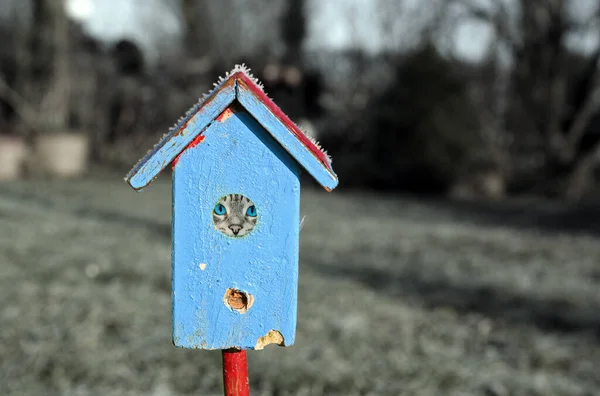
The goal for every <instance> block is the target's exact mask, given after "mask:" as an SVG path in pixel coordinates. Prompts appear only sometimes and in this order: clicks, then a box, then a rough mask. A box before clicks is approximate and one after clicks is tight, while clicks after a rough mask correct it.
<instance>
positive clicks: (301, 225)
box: [298, 216, 306, 231]
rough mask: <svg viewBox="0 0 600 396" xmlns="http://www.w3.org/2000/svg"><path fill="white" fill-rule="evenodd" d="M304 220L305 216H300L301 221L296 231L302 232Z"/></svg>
mask: <svg viewBox="0 0 600 396" xmlns="http://www.w3.org/2000/svg"><path fill="white" fill-rule="evenodd" d="M304 219H306V216H302V220H300V229H299V230H298V231H302V227H303V226H304Z"/></svg>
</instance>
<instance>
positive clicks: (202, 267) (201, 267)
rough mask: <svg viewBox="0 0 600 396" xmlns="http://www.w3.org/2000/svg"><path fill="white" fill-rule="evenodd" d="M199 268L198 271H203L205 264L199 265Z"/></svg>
mask: <svg viewBox="0 0 600 396" xmlns="http://www.w3.org/2000/svg"><path fill="white" fill-rule="evenodd" d="M199 267H200V269H201V270H202V271H204V269H205V268H206V264H205V263H202V264H200V265H199Z"/></svg>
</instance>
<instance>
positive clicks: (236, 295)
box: [223, 288, 254, 314]
mask: <svg viewBox="0 0 600 396" xmlns="http://www.w3.org/2000/svg"><path fill="white" fill-rule="evenodd" d="M223 302H224V303H225V305H226V306H228V307H229V308H231V309H233V310H234V311H236V312H238V313H241V314H243V313H246V312H247V311H248V310H249V309H250V307H251V306H252V304H253V303H254V296H253V295H252V294H250V293H245V292H243V291H241V290H238V289H231V288H230V289H227V290H226V291H225V296H224V297H223Z"/></svg>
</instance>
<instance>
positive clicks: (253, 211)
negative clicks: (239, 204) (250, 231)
mask: <svg viewBox="0 0 600 396" xmlns="http://www.w3.org/2000/svg"><path fill="white" fill-rule="evenodd" d="M246 214H247V215H248V216H250V217H256V206H254V205H252V206H250V207H249V208H248V210H247V211H246Z"/></svg>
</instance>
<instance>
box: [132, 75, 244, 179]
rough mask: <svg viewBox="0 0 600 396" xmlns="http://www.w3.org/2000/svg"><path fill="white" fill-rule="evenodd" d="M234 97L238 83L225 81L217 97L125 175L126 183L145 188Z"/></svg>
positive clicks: (163, 140) (175, 129)
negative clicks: (226, 82)
mask: <svg viewBox="0 0 600 396" xmlns="http://www.w3.org/2000/svg"><path fill="white" fill-rule="evenodd" d="M234 99H235V84H224V86H223V87H222V88H221V89H220V90H218V91H217V92H216V93H215V95H214V97H212V98H209V99H208V100H207V101H206V102H204V103H203V104H202V106H200V108H199V111H197V112H196V113H194V114H191V117H190V118H189V120H183V121H184V122H183V124H184V125H181V128H174V130H173V131H172V132H171V133H170V134H168V135H166V136H164V137H163V138H162V139H161V140H160V142H159V143H158V144H157V145H156V146H155V148H154V149H153V150H152V151H151V152H149V153H148V154H147V155H146V156H145V157H144V158H143V159H142V160H141V161H140V162H139V163H138V164H137V165H136V166H135V167H134V168H133V169H132V171H131V172H130V173H129V174H128V175H127V176H126V180H127V182H128V183H129V184H130V185H131V187H133V188H134V189H136V190H140V189H142V188H144V187H146V186H147V185H148V184H150V182H152V180H154V178H156V176H158V174H159V173H160V172H161V171H162V170H163V169H164V168H165V167H166V166H167V165H169V164H170V163H171V161H173V159H174V158H175V157H176V156H177V155H179V153H181V151H182V150H184V149H185V147H186V146H187V145H188V144H190V142H191V141H192V140H194V138H195V137H196V136H198V134H200V133H201V132H202V131H203V130H204V129H205V128H206V127H207V125H209V124H210V123H211V122H213V120H214V119H215V118H216V117H217V116H218V115H219V114H221V113H222V112H223V110H225V109H226V108H227V106H229V105H230V104H231V102H232V101H233V100H234Z"/></svg>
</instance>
